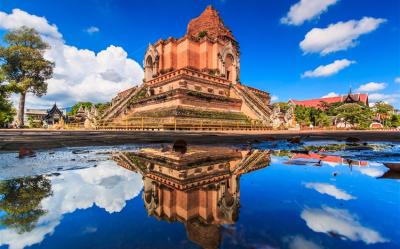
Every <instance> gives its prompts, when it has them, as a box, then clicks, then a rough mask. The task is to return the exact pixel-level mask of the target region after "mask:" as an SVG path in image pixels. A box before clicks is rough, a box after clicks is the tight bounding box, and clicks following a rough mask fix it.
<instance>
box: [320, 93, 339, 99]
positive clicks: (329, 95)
mask: <svg viewBox="0 0 400 249" xmlns="http://www.w3.org/2000/svg"><path fill="white" fill-rule="evenodd" d="M337 96H339V94H337V93H335V92H330V93H328V94H327V95H324V96H322V97H321V98H331V97H337Z"/></svg>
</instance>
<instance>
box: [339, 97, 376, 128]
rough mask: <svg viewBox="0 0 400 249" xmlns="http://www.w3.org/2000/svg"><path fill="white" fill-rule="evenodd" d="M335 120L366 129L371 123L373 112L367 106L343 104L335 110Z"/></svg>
mask: <svg viewBox="0 0 400 249" xmlns="http://www.w3.org/2000/svg"><path fill="white" fill-rule="evenodd" d="M336 112H337V113H338V114H337V118H339V119H342V120H343V121H344V122H345V123H349V124H351V125H353V126H356V125H357V126H359V127H361V128H367V127H369V125H370V124H371V122H372V119H373V112H372V111H371V109H370V108H369V107H368V106H363V105H359V104H356V103H351V104H344V105H341V106H339V107H337V108H336Z"/></svg>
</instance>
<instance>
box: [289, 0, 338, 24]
mask: <svg viewBox="0 0 400 249" xmlns="http://www.w3.org/2000/svg"><path fill="white" fill-rule="evenodd" d="M336 2H338V0H300V2H298V3H296V4H294V5H292V6H291V7H290V10H289V12H288V13H287V15H286V16H285V17H282V18H281V23H284V24H289V25H301V24H303V23H304V22H305V21H308V20H312V19H313V18H316V17H319V16H320V15H321V14H322V13H323V12H325V11H326V10H327V9H328V7H329V6H331V5H333V4H335V3H336Z"/></svg>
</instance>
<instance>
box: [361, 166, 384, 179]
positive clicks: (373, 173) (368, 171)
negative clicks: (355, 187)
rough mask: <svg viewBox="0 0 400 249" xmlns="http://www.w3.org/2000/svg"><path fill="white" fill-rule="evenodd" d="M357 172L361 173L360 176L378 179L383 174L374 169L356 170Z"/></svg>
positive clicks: (381, 171)
mask: <svg viewBox="0 0 400 249" xmlns="http://www.w3.org/2000/svg"><path fill="white" fill-rule="evenodd" d="M358 170H359V171H360V172H361V174H363V175H366V176H370V177H379V176H382V175H383V174H384V173H385V172H383V170H381V169H379V168H376V167H366V168H358Z"/></svg>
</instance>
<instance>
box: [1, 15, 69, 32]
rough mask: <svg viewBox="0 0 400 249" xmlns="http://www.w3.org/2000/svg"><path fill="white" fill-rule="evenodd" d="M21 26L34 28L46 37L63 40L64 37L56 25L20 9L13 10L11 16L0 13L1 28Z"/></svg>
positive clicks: (8, 28)
mask: <svg viewBox="0 0 400 249" xmlns="http://www.w3.org/2000/svg"><path fill="white" fill-rule="evenodd" d="M21 26H27V27H33V28H35V29H36V30H37V31H38V32H39V33H41V34H42V35H45V36H50V37H53V38H58V39H61V38H62V35H61V34H60V33H59V32H58V29H57V26H56V25H54V24H53V25H50V24H49V23H48V22H47V20H46V18H44V17H39V16H35V15H31V14H29V13H27V12H25V11H22V10H20V9H13V10H12V12H11V14H7V13H5V12H1V11H0V28H1V29H7V30H10V29H17V28H19V27H21Z"/></svg>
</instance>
